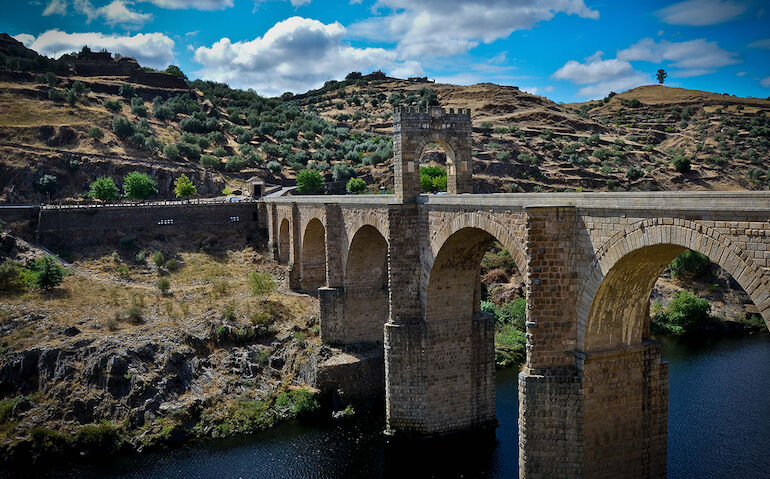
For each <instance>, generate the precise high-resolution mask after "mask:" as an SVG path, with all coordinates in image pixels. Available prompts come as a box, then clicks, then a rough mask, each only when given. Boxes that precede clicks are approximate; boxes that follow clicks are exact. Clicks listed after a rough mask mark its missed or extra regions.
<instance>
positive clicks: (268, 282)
mask: <svg viewBox="0 0 770 479" xmlns="http://www.w3.org/2000/svg"><path fill="white" fill-rule="evenodd" d="M246 280H247V283H248V285H249V292H250V293H251V295H252V296H261V297H262V299H263V300H267V298H268V297H269V296H270V293H272V292H273V291H274V290H275V279H274V278H273V275H271V274H270V273H260V272H259V271H252V272H251V273H249V275H248V276H247V277H246Z"/></svg>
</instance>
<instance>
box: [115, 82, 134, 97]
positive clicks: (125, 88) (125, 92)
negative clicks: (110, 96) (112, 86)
mask: <svg viewBox="0 0 770 479" xmlns="http://www.w3.org/2000/svg"><path fill="white" fill-rule="evenodd" d="M134 92H135V88H134V85H130V84H128V83H123V84H122V85H120V90H118V94H119V95H120V96H122V97H123V98H131V97H133V96H134Z"/></svg>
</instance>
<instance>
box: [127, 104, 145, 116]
mask: <svg viewBox="0 0 770 479" xmlns="http://www.w3.org/2000/svg"><path fill="white" fill-rule="evenodd" d="M131 113H133V114H134V115H136V116H139V117H142V118H145V117H146V116H147V107H146V106H144V105H133V106H132V107H131Z"/></svg>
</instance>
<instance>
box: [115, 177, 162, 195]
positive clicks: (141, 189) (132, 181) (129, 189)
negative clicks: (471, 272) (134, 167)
mask: <svg viewBox="0 0 770 479" xmlns="http://www.w3.org/2000/svg"><path fill="white" fill-rule="evenodd" d="M157 192H158V186H157V184H156V183H155V180H153V179H152V178H150V177H149V176H147V175H146V174H145V173H139V172H138V171H132V172H131V173H129V174H127V175H126V176H124V177H123V194H125V195H126V198H129V199H131V200H144V199H147V198H149V197H150V196H152V195H154V194H155V193H157Z"/></svg>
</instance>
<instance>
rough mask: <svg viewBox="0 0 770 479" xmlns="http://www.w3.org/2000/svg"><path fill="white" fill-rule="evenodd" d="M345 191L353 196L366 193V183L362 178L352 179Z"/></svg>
mask: <svg viewBox="0 0 770 479" xmlns="http://www.w3.org/2000/svg"><path fill="white" fill-rule="evenodd" d="M345 190H346V191H347V192H348V193H349V194H351V195H360V194H362V193H366V182H365V181H364V180H362V179H361V178H351V179H349V180H348V183H347V184H346V185H345Z"/></svg>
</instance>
